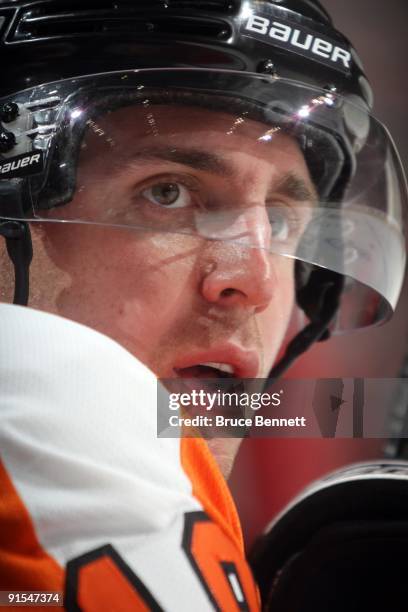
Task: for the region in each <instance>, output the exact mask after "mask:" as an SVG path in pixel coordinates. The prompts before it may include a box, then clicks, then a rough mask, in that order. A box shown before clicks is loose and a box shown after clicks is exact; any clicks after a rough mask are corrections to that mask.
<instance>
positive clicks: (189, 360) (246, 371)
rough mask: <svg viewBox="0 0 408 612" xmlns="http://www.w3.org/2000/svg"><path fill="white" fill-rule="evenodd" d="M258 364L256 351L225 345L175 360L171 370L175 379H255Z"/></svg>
mask: <svg viewBox="0 0 408 612" xmlns="http://www.w3.org/2000/svg"><path fill="white" fill-rule="evenodd" d="M259 362H260V360H259V357H258V354H257V352H256V351H248V350H244V349H241V348H239V347H237V346H234V345H227V346H223V347H217V348H216V347H215V348H213V349H210V350H208V351H202V352H197V353H194V354H191V355H185V356H183V357H182V358H181V359H178V360H177V362H176V364H175V366H174V368H173V370H174V373H175V375H176V376H177V378H199V379H207V380H210V379H213V378H217V379H219V378H256V377H257V376H258V372H259Z"/></svg>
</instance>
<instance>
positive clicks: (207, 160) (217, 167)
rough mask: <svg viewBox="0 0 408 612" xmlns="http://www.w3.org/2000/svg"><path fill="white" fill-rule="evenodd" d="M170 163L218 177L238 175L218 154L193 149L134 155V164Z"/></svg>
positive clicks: (152, 149) (153, 149) (155, 150)
mask: <svg viewBox="0 0 408 612" xmlns="http://www.w3.org/2000/svg"><path fill="white" fill-rule="evenodd" d="M155 160H156V161H157V160H161V161H170V162H173V163H175V164H182V165H183V166H189V167H190V168H193V169H194V170H201V171H203V172H209V173H210V174H215V175H217V176H223V177H232V176H234V175H235V174H236V173H235V171H234V169H233V168H232V167H231V165H230V164H228V162H226V161H225V159H223V158H222V157H221V156H220V155H217V153H212V152H211V153H210V152H208V151H200V150H199V149H192V148H184V147H183V148H179V147H177V148H175V147H149V148H146V149H140V150H138V151H136V152H134V153H133V154H132V159H131V163H132V162H137V163H142V164H143V163H149V162H151V161H155Z"/></svg>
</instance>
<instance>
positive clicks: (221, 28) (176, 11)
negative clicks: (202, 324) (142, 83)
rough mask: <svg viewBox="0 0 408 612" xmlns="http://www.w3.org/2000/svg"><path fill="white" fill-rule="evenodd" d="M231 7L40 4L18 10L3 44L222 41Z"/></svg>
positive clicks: (108, 1)
mask: <svg viewBox="0 0 408 612" xmlns="http://www.w3.org/2000/svg"><path fill="white" fill-rule="evenodd" d="M234 8H235V1H234V0H195V1H193V0H138V1H137V2H134V1H133V2H129V1H128V0H97V1H95V0H82V1H81V2H76V1H75V0H72V1H71V2H67V1H65V0H62V1H61V2H51V3H50V2H43V3H38V4H36V5H34V8H33V7H31V8H30V9H27V10H24V9H23V10H21V12H20V13H19V15H18V19H17V20H16V21H15V25H14V28H13V31H12V32H11V33H10V34H9V36H8V42H13V41H21V40H33V39H41V38H50V37H51V38H52V37H56V38H59V37H64V36H76V35H79V36H80V35H84V34H110V33H112V34H115V33H116V32H124V33H129V34H131V33H135V34H143V33H146V34H149V33H150V34H159V35H166V34H169V35H174V34H177V35H181V36H182V35H183V34H186V35H188V36H203V37H209V38H217V39H220V38H223V39H225V38H228V37H229V36H230V35H231V31H230V26H229V24H228V23H227V22H226V21H223V20H221V19H220V17H221V16H222V14H225V15H227V14H229V13H231V12H232V11H233V10H234ZM189 11H191V13H190V14H189ZM149 12H150V14H149Z"/></svg>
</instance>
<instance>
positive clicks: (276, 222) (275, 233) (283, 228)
mask: <svg viewBox="0 0 408 612" xmlns="http://www.w3.org/2000/svg"><path fill="white" fill-rule="evenodd" d="M289 215H290V213H289V212H288V211H287V210H286V209H285V208H282V207H279V208H276V207H274V206H271V207H269V208H268V217H269V223H270V225H271V228H272V237H273V238H274V239H275V240H282V241H283V240H287V239H288V238H289V236H290V234H291V230H292V220H291V219H290V216H289Z"/></svg>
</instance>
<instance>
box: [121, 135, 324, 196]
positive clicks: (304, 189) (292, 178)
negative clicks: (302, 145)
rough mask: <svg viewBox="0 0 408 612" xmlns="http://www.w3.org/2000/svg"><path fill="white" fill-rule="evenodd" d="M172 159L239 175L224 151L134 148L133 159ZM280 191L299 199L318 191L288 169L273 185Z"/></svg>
mask: <svg viewBox="0 0 408 612" xmlns="http://www.w3.org/2000/svg"><path fill="white" fill-rule="evenodd" d="M157 160H159V161H170V162H173V163H175V164H181V165H183V166H188V167H190V168H193V169H194V170H201V171H203V172H208V173H210V174H215V175H217V176H221V177H226V178H233V177H234V176H236V175H237V172H236V170H235V169H234V167H233V166H232V165H231V164H230V163H228V161H226V160H225V159H224V158H223V157H222V156H221V155H218V154H217V153H214V152H209V151H201V150H199V149H195V148H186V147H183V148H180V147H177V148H176V147H168V146H156V147H147V148H145V149H139V150H137V151H135V152H133V154H132V156H131V161H130V163H131V164H132V163H135V162H136V163H137V164H143V163H145V164H148V163H151V162H152V161H157ZM272 189H273V191H274V192H275V193H279V194H280V195H283V196H285V197H287V198H289V199H291V200H294V201H296V202H315V201H316V199H317V195H316V193H315V191H314V190H313V187H312V186H309V185H308V184H307V182H306V181H305V180H304V179H303V178H302V177H300V176H299V175H297V174H296V173H295V172H287V173H286V174H284V175H283V176H281V177H280V178H279V179H278V181H277V183H276V184H275V185H273V187H272Z"/></svg>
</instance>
